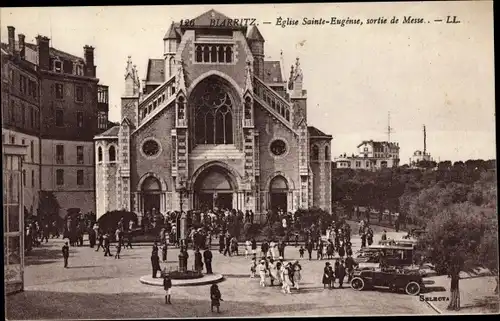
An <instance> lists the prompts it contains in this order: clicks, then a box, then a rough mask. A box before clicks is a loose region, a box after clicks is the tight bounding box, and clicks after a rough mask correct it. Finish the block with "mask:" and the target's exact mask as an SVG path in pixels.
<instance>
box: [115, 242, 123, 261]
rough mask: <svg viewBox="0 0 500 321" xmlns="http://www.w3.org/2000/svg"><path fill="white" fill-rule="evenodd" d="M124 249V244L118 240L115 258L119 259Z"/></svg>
mask: <svg viewBox="0 0 500 321" xmlns="http://www.w3.org/2000/svg"><path fill="white" fill-rule="evenodd" d="M121 250H122V245H121V243H120V242H118V244H116V254H115V259H119V258H120V252H121Z"/></svg>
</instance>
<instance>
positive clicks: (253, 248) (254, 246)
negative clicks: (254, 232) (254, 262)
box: [252, 237, 257, 257]
mask: <svg viewBox="0 0 500 321" xmlns="http://www.w3.org/2000/svg"><path fill="white" fill-rule="evenodd" d="M252 255H253V256H254V257H255V256H256V255H257V241H256V240H255V237H252Z"/></svg>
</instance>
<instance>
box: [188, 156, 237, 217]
mask: <svg viewBox="0 0 500 321" xmlns="http://www.w3.org/2000/svg"><path fill="white" fill-rule="evenodd" d="M236 186H237V183H236V179H235V177H234V176H233V175H232V173H230V172H229V171H228V170H227V169H226V168H224V167H222V166H217V165H214V166H210V167H208V168H206V169H205V170H203V171H202V172H201V173H200V174H199V175H198V176H197V177H196V181H195V182H194V185H193V187H194V208H195V209H200V210H207V209H213V208H214V207H217V208H227V209H232V208H233V204H234V202H233V198H234V195H235V192H236V189H237V188H236Z"/></svg>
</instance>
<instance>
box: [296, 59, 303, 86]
mask: <svg viewBox="0 0 500 321" xmlns="http://www.w3.org/2000/svg"><path fill="white" fill-rule="evenodd" d="M303 77H304V76H303V75H302V68H301V67H300V61H299V57H297V60H296V61H295V81H300V82H302V80H303Z"/></svg>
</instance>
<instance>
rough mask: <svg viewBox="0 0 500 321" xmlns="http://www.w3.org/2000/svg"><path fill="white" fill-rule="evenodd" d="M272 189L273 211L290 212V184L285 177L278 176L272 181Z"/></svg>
mask: <svg viewBox="0 0 500 321" xmlns="http://www.w3.org/2000/svg"><path fill="white" fill-rule="evenodd" d="M269 188H270V191H269V193H270V196H271V204H270V205H271V210H272V211H273V212H274V213H277V212H278V211H279V210H282V211H284V212H287V210H288V183H287V182H286V179H285V178H284V177H283V176H276V177H275V178H273V179H272V181H271V184H270V186H269Z"/></svg>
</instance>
